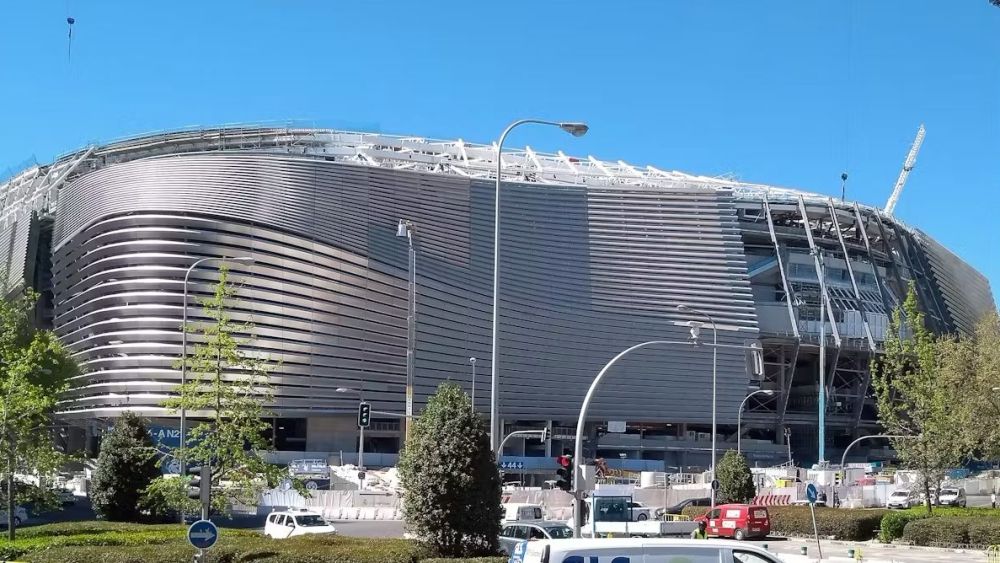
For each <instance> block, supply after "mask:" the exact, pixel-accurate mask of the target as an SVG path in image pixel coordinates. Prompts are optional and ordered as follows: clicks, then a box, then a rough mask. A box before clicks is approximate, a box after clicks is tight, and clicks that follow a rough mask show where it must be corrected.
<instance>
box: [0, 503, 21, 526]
mask: <svg viewBox="0 0 1000 563" xmlns="http://www.w3.org/2000/svg"><path fill="white" fill-rule="evenodd" d="M27 521H28V511H27V510H26V509H25V508H24V507H23V506H17V507H15V508H14V526H20V525H21V524H22V523H24V522H27ZM0 526H2V527H4V528H6V527H7V510H6V509H3V510H0Z"/></svg>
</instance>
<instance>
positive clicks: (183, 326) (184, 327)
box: [180, 256, 254, 475]
mask: <svg viewBox="0 0 1000 563" xmlns="http://www.w3.org/2000/svg"><path fill="white" fill-rule="evenodd" d="M227 260H231V261H233V262H244V263H253V261H254V260H253V258H252V257H250V256H240V257H237V258H227V257H225V256H209V257H207V258H202V259H200V260H196V261H195V263H194V264H191V266H190V267H188V269H187V272H185V273H184V302H183V311H182V312H181V386H183V385H185V384H186V383H187V333H188V331H187V312H188V279H189V278H190V277H191V272H193V271H194V269H195V268H197V267H198V266H199V265H200V264H203V263H205V262H213V261H220V262H225V261H227ZM186 437H187V409H186V408H185V407H184V405H183V404H182V405H181V448H182V451H183V448H185V447H186V444H187V441H186ZM184 457H185V456H183V455H182V456H181V460H180V462H181V475H184V470H185V469H186V460H185V459H184Z"/></svg>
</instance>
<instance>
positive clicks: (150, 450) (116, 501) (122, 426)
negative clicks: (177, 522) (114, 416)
mask: <svg viewBox="0 0 1000 563" xmlns="http://www.w3.org/2000/svg"><path fill="white" fill-rule="evenodd" d="M156 466H157V463H156V449H155V448H154V446H153V440H152V439H151V438H150V437H149V431H148V429H147V428H146V421H145V420H144V419H143V418H142V417H140V416H139V415H137V414H135V413H132V412H131V411H126V412H123V413H122V415H121V416H120V417H118V420H116V421H115V425H114V428H112V429H111V432H109V433H108V434H107V435H105V436H104V439H103V440H102V441H101V453H100V454H99V455H98V456H97V470H96V471H95V472H94V479H93V489H92V490H91V493H90V500H91V503H92V504H93V506H94V512H96V513H97V515H98V516H99V517H101V518H103V519H105V520H110V521H116V522H132V521H136V520H138V519H139V518H140V516H141V515H140V512H139V510H140V501H141V500H142V495H143V491H145V489H146V487H148V486H149V484H150V483H152V482H153V479H155V478H156V477H158V476H159V475H160V471H159V469H157V467H156Z"/></svg>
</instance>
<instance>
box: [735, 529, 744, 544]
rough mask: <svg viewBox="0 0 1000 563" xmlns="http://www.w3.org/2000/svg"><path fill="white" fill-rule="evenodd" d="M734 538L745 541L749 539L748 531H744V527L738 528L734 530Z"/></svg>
mask: <svg viewBox="0 0 1000 563" xmlns="http://www.w3.org/2000/svg"><path fill="white" fill-rule="evenodd" d="M733 539H734V540H736V541H743V540H745V539H747V533H746V532H744V531H743V528H736V531H735V532H733Z"/></svg>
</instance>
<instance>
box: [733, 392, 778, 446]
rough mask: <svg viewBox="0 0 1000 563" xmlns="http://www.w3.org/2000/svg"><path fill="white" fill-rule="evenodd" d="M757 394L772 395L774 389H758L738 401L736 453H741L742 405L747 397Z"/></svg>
mask: <svg viewBox="0 0 1000 563" xmlns="http://www.w3.org/2000/svg"><path fill="white" fill-rule="evenodd" d="M757 394H763V395H767V396H768V397H770V396H771V395H774V391H771V390H770V389H758V390H756V391H754V392H753V393H750V394H749V395H747V396H746V397H744V398H743V402H742V403H740V410H739V411H738V413H737V414H736V453H743V450H742V449H741V448H740V444H741V443H742V439H743V427H742V425H741V423H742V422H743V406H744V405H746V404H747V399H749V398H750V397H753V396H754V395H757Z"/></svg>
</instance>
